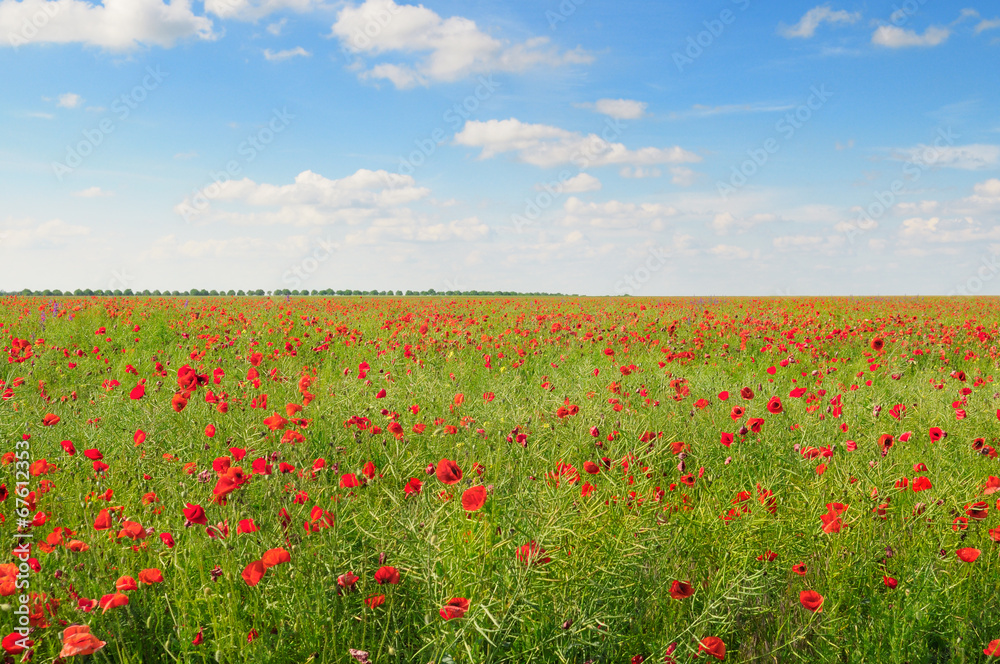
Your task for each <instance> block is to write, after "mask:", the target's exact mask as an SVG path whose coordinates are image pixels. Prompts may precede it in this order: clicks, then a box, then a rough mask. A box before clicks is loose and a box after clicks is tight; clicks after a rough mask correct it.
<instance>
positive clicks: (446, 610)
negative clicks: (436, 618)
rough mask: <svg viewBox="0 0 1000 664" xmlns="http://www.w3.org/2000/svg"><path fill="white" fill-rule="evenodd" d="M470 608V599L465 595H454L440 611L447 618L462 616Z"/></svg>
mask: <svg viewBox="0 0 1000 664" xmlns="http://www.w3.org/2000/svg"><path fill="white" fill-rule="evenodd" d="M468 610H469V600H467V599H465V598H464V597H452V598H451V599H450V600H448V603H447V604H445V605H444V607H442V608H441V611H440V612H439V613H440V614H441V617H442V618H444V619H445V620H451V619H452V618H461V617H462V616H464V615H465V613H466V611H468Z"/></svg>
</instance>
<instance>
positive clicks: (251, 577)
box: [240, 560, 267, 586]
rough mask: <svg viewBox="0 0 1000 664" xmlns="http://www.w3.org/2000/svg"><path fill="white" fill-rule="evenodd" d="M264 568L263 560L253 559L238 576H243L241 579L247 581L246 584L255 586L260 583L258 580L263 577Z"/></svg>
mask: <svg viewBox="0 0 1000 664" xmlns="http://www.w3.org/2000/svg"><path fill="white" fill-rule="evenodd" d="M266 569H267V568H266V567H264V563H263V562H261V561H260V560H255V561H253V562H252V563H250V564H249V565H247V566H246V567H245V568H243V572H242V573H241V574H240V576H242V577H243V580H244V581H246V582H247V585H248V586H256V585H257V584H258V583H260V580H261V579H263V578H264V571H265V570H266Z"/></svg>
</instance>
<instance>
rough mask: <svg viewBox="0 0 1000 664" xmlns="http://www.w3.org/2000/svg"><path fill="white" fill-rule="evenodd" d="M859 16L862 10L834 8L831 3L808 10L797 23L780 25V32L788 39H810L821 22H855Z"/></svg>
mask: <svg viewBox="0 0 1000 664" xmlns="http://www.w3.org/2000/svg"><path fill="white" fill-rule="evenodd" d="M859 18H861V13H860V12H855V13H853V14H852V13H850V12H848V11H845V10H843V9H840V10H833V9H831V8H830V6H829V5H820V6H818V7H813V8H812V9H810V10H809V11H807V12H806V13H805V14H804V15H803V16H802V18H800V19H799V22H798V23H796V24H795V25H785V24H781V25H779V26H778V34H780V35H781V36H782V37H785V38H788V39H793V38H796V37H798V38H802V39H808V38H810V37H812V36H813V35H814V34H816V28H818V27H819V26H820V24H821V23H854V22H855V21H857V20H858V19H859Z"/></svg>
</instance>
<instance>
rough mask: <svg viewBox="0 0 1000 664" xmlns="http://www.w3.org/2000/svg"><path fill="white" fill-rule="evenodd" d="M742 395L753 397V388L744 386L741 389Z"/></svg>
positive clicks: (747, 397) (748, 397) (745, 397)
mask: <svg viewBox="0 0 1000 664" xmlns="http://www.w3.org/2000/svg"><path fill="white" fill-rule="evenodd" d="M740 396H741V397H743V398H744V399H753V390H751V389H750V388H749V387H744V388H743V389H742V390H740Z"/></svg>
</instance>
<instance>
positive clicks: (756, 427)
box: [747, 417, 764, 433]
mask: <svg viewBox="0 0 1000 664" xmlns="http://www.w3.org/2000/svg"><path fill="white" fill-rule="evenodd" d="M763 426H764V420H762V419H761V418H759V417H751V418H750V419H749V420H747V428H749V429H750V431H753V432H754V433H760V430H761V428H763Z"/></svg>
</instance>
